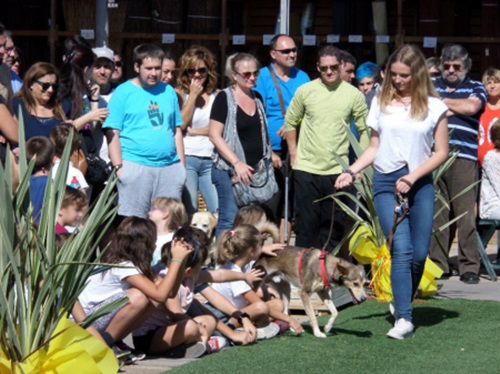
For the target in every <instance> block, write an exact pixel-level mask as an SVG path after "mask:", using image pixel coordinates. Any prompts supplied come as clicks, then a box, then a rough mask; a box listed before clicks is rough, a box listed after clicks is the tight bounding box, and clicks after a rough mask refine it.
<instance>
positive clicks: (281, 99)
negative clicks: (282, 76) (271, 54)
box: [267, 66, 286, 118]
mask: <svg viewBox="0 0 500 374" xmlns="http://www.w3.org/2000/svg"><path fill="white" fill-rule="evenodd" d="M267 68H268V69H269V72H270V73H271V77H272V78H273V82H274V86H275V87H276V92H278V99H279V100H280V107H281V113H282V114H283V118H285V115H286V109H285V102H284V101H283V95H281V89H280V84H279V83H278V78H276V73H275V71H274V68H273V67H272V66H268V67H267Z"/></svg>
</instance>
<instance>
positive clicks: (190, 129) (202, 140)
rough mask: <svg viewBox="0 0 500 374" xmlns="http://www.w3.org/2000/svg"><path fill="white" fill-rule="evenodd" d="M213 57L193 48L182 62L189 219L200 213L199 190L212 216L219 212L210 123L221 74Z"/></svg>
mask: <svg viewBox="0 0 500 374" xmlns="http://www.w3.org/2000/svg"><path fill="white" fill-rule="evenodd" d="M216 65H217V63H216V61H215V57H214V55H213V54H212V53H211V52H210V51H209V50H208V49H207V48H205V47H202V46H193V47H191V48H189V49H188V50H187V51H186V52H184V54H183V55H182V56H181V59H180V68H179V78H178V82H177V89H176V91H177V93H178V94H179V96H180V99H179V103H180V105H181V115H182V120H183V122H184V123H183V124H182V126H181V129H182V131H183V133H184V153H185V155H186V173H187V179H186V185H185V188H184V193H183V202H184V205H185V206H186V210H187V213H188V214H189V215H192V214H194V213H195V212H197V211H198V190H199V191H200V192H201V195H202V196H203V200H204V201H205V204H206V205H207V210H208V211H209V212H212V213H215V212H216V211H217V206H218V204H217V190H216V189H215V186H214V185H213V184H212V165H213V162H212V159H211V156H212V152H213V150H214V145H213V144H212V142H211V141H210V139H209V138H208V122H209V120H210V111H211V109H212V104H213V102H214V98H215V90H216V87H217V78H218V74H217V72H216V70H215V67H216Z"/></svg>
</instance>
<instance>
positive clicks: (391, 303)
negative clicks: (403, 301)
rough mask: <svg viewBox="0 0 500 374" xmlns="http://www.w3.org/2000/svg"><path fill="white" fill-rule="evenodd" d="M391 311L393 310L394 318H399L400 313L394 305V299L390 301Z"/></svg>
mask: <svg viewBox="0 0 500 374" xmlns="http://www.w3.org/2000/svg"><path fill="white" fill-rule="evenodd" d="M389 312H391V315H392V316H393V317H394V318H396V319H398V315H397V313H396V306H395V305H394V302H392V301H391V302H390V303H389Z"/></svg>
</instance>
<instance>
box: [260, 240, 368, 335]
mask: <svg viewBox="0 0 500 374" xmlns="http://www.w3.org/2000/svg"><path fill="white" fill-rule="evenodd" d="M320 254H321V250H319V249H306V250H304V248H300V247H294V246H289V247H286V248H285V249H284V250H282V251H279V252H277V256H276V257H267V256H266V257H261V258H260V259H259V260H258V261H257V262H256V264H255V265H254V267H261V268H263V269H264V270H265V271H266V273H267V274H266V277H265V279H264V281H266V280H268V279H272V280H273V281H274V283H275V284H279V283H280V282H277V281H278V279H277V278H279V279H280V280H281V281H282V283H283V285H282V286H281V287H276V286H274V287H276V288H277V290H278V292H279V293H280V294H281V295H280V296H281V299H282V300H283V302H284V303H285V310H287V309H288V308H287V307H288V302H289V300H290V284H292V285H294V286H295V287H297V288H299V289H300V297H301V299H302V303H303V304H304V307H305V310H306V313H307V316H308V317H309V319H310V322H311V327H312V329H313V332H314V336H316V337H318V338H325V337H326V335H325V334H324V333H322V332H321V331H320V329H319V327H318V321H317V319H316V316H315V314H314V310H313V306H312V303H311V295H312V294H313V293H317V294H318V296H319V297H320V298H321V300H322V301H323V303H324V304H325V306H326V307H327V308H328V310H329V311H330V319H329V320H328V322H327V324H326V326H325V328H324V331H325V332H329V331H330V330H331V329H332V326H333V323H334V322H335V319H336V318H337V316H338V311H337V308H336V307H335V305H334V304H333V301H332V300H331V296H330V291H331V289H330V288H328V287H325V285H324V282H323V279H322V274H321V273H322V271H321V267H320ZM299 261H301V263H302V265H301V267H300V273H301V274H299ZM324 264H325V273H326V277H327V281H328V283H329V285H330V287H331V288H333V287H334V286H336V285H343V286H345V287H346V288H347V289H348V290H349V292H350V293H351V296H352V299H353V302H354V303H355V304H358V303H360V302H362V301H364V300H366V294H365V290H364V288H363V285H364V284H365V271H364V270H363V268H362V267H358V266H355V265H353V264H352V263H350V262H348V261H345V260H343V259H341V258H338V257H335V256H333V255H331V254H327V255H326V257H325V261H324ZM286 285H288V287H286Z"/></svg>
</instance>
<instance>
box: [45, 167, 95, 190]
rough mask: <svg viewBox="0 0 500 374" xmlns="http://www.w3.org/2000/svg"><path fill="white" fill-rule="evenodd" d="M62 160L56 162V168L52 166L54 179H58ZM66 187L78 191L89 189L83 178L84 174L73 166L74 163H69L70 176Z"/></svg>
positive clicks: (67, 178)
mask: <svg viewBox="0 0 500 374" xmlns="http://www.w3.org/2000/svg"><path fill="white" fill-rule="evenodd" d="M60 162H61V160H56V161H55V163H54V166H52V170H53V171H52V177H53V178H55V177H56V173H57V169H58V168H59V163H60ZM66 185H68V186H70V187H73V188H76V189H77V190H81V189H87V188H89V184H88V183H87V180H86V179H85V177H84V176H83V173H82V172H81V171H80V170H78V169H77V168H75V167H74V166H73V163H72V162H71V161H70V162H69V167H68V176H67V177H66Z"/></svg>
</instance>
